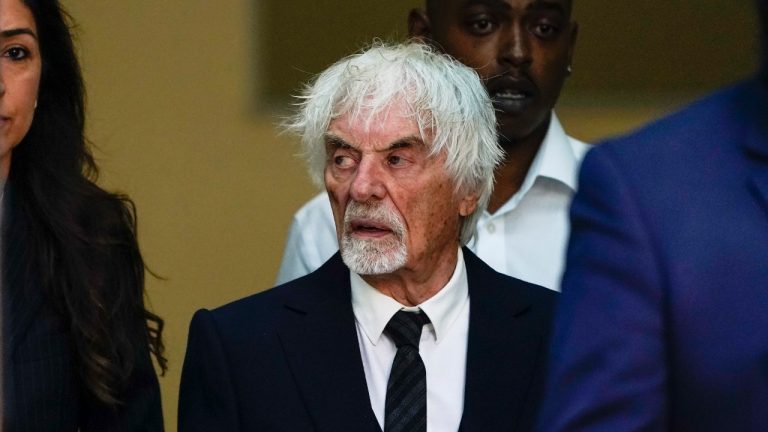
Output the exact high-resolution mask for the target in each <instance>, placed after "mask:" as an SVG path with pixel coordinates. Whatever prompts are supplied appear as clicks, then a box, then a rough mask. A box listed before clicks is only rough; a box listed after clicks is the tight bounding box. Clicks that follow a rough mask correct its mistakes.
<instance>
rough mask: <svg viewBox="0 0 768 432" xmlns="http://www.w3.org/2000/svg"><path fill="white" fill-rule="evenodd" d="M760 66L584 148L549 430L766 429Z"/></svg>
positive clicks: (545, 419) (767, 261)
mask: <svg viewBox="0 0 768 432" xmlns="http://www.w3.org/2000/svg"><path fill="white" fill-rule="evenodd" d="M766 3H768V2H766V1H765V0H760V1H759V4H758V10H759V11H760V17H761V22H762V31H763V54H762V55H763V58H762V60H763V68H762V70H761V72H760V73H759V74H758V75H757V76H756V77H755V78H754V79H752V80H749V81H746V82H742V83H739V84H737V85H735V86H733V87H730V88H727V89H724V90H722V91H720V92H718V93H715V94H713V95H711V96H709V97H706V98H704V99H703V100H701V101H699V102H696V103H694V104H693V105H691V106H690V107H688V108H686V109H684V110H682V111H681V112H679V113H677V114H673V115H672V116H670V117H668V118H664V119H662V120H660V121H658V122H656V123H654V124H652V125H650V126H648V127H646V128H644V129H642V130H640V131H638V132H636V133H633V134H632V135H629V136H627V137H624V138H620V139H616V140H612V141H609V142H607V143H605V144H601V145H599V146H597V147H596V148H595V149H594V150H592V151H591V152H590V153H588V154H587V157H586V159H585V160H584V165H583V168H582V172H581V177H580V182H579V185H580V186H579V192H578V193H577V195H576V198H575V199H574V203H573V207H572V210H571V217H572V238H571V241H570V245H569V249H568V258H567V268H566V272H565V277H564V282H563V295H562V296H561V302H562V303H561V305H560V307H559V309H558V315H557V320H556V330H555V335H554V345H553V348H552V353H551V363H550V367H551V376H550V380H549V387H548V389H549V392H548V398H547V402H546V404H545V407H544V409H543V411H542V416H541V419H540V420H541V421H540V424H541V426H542V427H541V430H542V431H612V432H613V431H766V430H768V410H767V409H766V406H768V73H767V71H768V68H766V62H768V53H766V50H768V37H766V33H768V17H767V14H768V6H767V5H766Z"/></svg>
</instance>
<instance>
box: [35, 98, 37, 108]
mask: <svg viewBox="0 0 768 432" xmlns="http://www.w3.org/2000/svg"><path fill="white" fill-rule="evenodd" d="M35 109H37V99H35Z"/></svg>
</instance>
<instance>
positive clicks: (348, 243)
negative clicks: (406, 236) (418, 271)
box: [341, 237, 407, 275]
mask: <svg viewBox="0 0 768 432" xmlns="http://www.w3.org/2000/svg"><path fill="white" fill-rule="evenodd" d="M382 243H385V244H382ZM386 243H389V244H386ZM341 258H342V260H343V261H344V264H346V265H347V267H349V270H350V271H352V272H354V273H357V274H361V275H382V274H389V273H394V272H395V271H396V270H398V269H400V268H401V267H403V266H404V265H405V260H406V258H407V253H406V250H405V247H404V245H403V244H402V243H400V242H398V241H391V240H390V241H377V240H360V239H357V238H350V237H347V238H345V239H344V240H343V241H342V247H341Z"/></svg>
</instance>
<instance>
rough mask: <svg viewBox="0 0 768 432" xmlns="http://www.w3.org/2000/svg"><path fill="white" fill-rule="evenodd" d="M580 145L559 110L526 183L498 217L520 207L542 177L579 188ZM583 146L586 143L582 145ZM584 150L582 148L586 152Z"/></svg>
mask: <svg viewBox="0 0 768 432" xmlns="http://www.w3.org/2000/svg"><path fill="white" fill-rule="evenodd" d="M578 145H579V143H577V142H576V141H574V140H572V139H571V138H569V137H568V135H566V134H565V130H564V129H563V126H562V125H561V124H560V120H558V118H557V115H555V112H554V111H552V116H551V117H550V120H549V127H548V128H547V134H546V135H545V136H544V141H542V143H541V147H539V151H538V152H537V153H536V157H534V158H533V162H531V167H530V168H529V169H528V173H526V175H525V179H523V184H522V185H521V186H520V190H518V191H517V192H516V193H515V194H514V195H512V197H511V198H510V199H509V200H507V202H506V203H504V204H503V205H502V206H501V208H500V209H499V210H498V211H496V212H495V213H494V216H497V215H503V214H505V213H507V212H509V211H512V209H514V208H516V207H517V205H518V204H520V201H522V200H523V198H524V197H525V196H526V194H527V193H528V191H529V190H530V189H531V188H532V187H533V185H534V183H536V181H537V179H539V178H549V179H552V180H555V181H557V182H560V183H562V184H564V185H565V186H567V187H568V189H570V190H571V192H573V191H575V190H576V184H577V180H578V174H579V161H580V155H578V154H577V152H578V151H579V150H578V149H577V148H576V147H577V146H578ZM582 147H583V145H582ZM583 151H584V150H581V152H582V154H583ZM483 217H490V215H489V213H488V210H484V211H483Z"/></svg>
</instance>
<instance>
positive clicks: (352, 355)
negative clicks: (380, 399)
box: [278, 254, 379, 431]
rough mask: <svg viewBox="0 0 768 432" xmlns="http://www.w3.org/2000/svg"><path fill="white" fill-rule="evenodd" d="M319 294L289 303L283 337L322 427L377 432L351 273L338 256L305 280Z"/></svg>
mask: <svg viewBox="0 0 768 432" xmlns="http://www.w3.org/2000/svg"><path fill="white" fill-rule="evenodd" d="M307 283H308V284H311V285H313V286H314V287H315V288H316V289H315V290H313V291H315V292H316V293H317V294H315V295H314V296H313V297H311V298H310V297H302V298H300V299H293V300H292V301H290V302H287V303H286V308H287V309H288V314H289V316H290V318H289V319H287V320H286V322H285V323H284V325H282V326H281V328H280V330H279V332H278V333H279V336H280V340H281V342H282V344H283V349H284V351H285V354H286V358H287V359H288V363H289V367H290V368H291V370H292V372H293V374H294V376H295V378H296V383H297V385H298V387H299V388H300V391H301V393H302V395H303V397H304V402H305V403H306V406H307V409H308V411H309V413H310V415H311V417H312V419H313V421H314V423H315V426H316V428H317V430H318V431H342V430H349V431H352V430H354V431H379V427H378V422H377V421H376V417H375V416H374V414H373V410H372V409H371V404H370V401H369V397H368V387H367V384H366V381H365V372H364V370H363V364H362V359H361V356H360V348H359V345H358V341H357V332H356V327H355V317H354V314H353V312H352V301H351V297H350V295H351V294H350V286H349V273H348V270H347V268H346V266H344V264H343V262H342V261H341V258H340V257H339V256H338V254H337V255H336V256H334V257H333V258H332V259H331V260H330V261H329V262H328V263H326V264H325V265H324V266H323V267H322V268H321V269H320V270H318V272H316V273H314V274H313V275H312V276H310V278H308V280H307Z"/></svg>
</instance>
